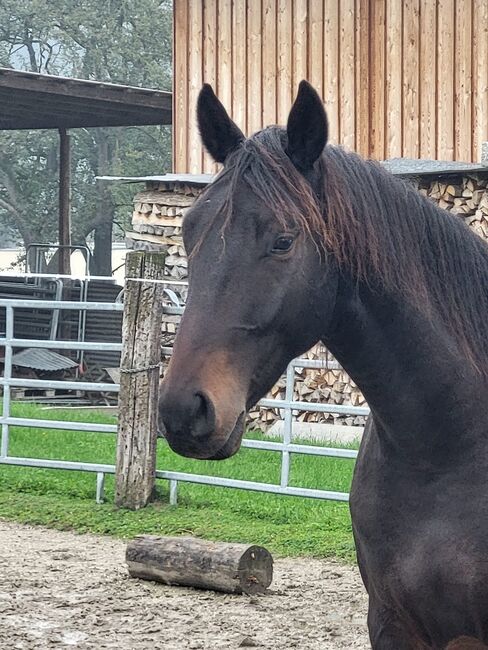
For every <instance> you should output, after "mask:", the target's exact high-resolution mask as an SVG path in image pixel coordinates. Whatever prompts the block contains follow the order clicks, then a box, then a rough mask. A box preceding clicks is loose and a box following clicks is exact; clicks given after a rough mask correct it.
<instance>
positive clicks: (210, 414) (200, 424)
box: [191, 392, 215, 438]
mask: <svg viewBox="0 0 488 650" xmlns="http://www.w3.org/2000/svg"><path fill="white" fill-rule="evenodd" d="M194 406H195V410H194V413H193V426H192V431H191V432H192V435H193V436H194V437H195V438H204V437H206V436H209V435H210V434H211V433H212V432H213V430H214V426H215V410H214V407H213V404H212V402H211V400H210V399H209V398H208V397H207V395H205V393H202V392H198V393H195V396H194Z"/></svg>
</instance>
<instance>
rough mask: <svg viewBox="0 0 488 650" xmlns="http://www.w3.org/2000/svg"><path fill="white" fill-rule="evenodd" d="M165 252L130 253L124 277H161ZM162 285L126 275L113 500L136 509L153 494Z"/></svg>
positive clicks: (157, 278) (156, 278) (145, 502)
mask: <svg viewBox="0 0 488 650" xmlns="http://www.w3.org/2000/svg"><path fill="white" fill-rule="evenodd" d="M164 260H165V255H164V253H142V252H131V253H128V255H127V258H126V263H125V268H126V277H127V278H144V279H147V280H162V279H163V276H164ZM162 314H163V301H162V285H161V284H155V283H151V282H147V283H144V282H135V281H132V282H131V280H127V282H126V286H125V291H124V317H123V323H122V355H121V359H120V394H119V427H118V435H117V459H116V467H115V504H116V505H117V506H120V507H123V508H129V509H131V510H137V509H139V508H143V507H144V506H146V505H147V504H148V502H149V500H150V498H151V496H152V492H153V488H154V480H155V471H156V439H157V427H158V425H157V417H158V416H157V414H158V408H157V406H158V396H159V364H160V361H161V319H162Z"/></svg>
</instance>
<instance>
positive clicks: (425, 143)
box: [419, 1, 437, 159]
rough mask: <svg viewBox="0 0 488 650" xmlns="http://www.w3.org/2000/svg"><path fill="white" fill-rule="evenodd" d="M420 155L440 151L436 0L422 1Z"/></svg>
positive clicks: (428, 155)
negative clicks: (438, 145) (431, 0)
mask: <svg viewBox="0 0 488 650" xmlns="http://www.w3.org/2000/svg"><path fill="white" fill-rule="evenodd" d="M419 38H420V78H419V95H420V97H419V100H420V157H421V158H428V159H435V157H436V153H437V130H436V125H437V111H436V91H437V65H436V57H437V49H436V43H437V15H436V3H435V2H422V1H421V2H420V34H419Z"/></svg>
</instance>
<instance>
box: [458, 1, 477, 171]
mask: <svg viewBox="0 0 488 650" xmlns="http://www.w3.org/2000/svg"><path fill="white" fill-rule="evenodd" d="M472 5H473V3H472V0H456V5H455V11H456V14H455V21H456V32H455V43H454V47H455V56H454V120H455V130H454V158H455V160H466V161H470V160H471V156H472V144H473V132H472V128H471V78H472V33H471V27H472V9H473V6H472Z"/></svg>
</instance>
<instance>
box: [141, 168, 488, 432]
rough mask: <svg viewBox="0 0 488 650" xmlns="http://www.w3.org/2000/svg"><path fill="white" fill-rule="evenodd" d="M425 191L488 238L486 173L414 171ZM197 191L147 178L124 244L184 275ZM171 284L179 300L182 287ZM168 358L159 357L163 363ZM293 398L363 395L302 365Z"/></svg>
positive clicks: (350, 419)
mask: <svg viewBox="0 0 488 650" xmlns="http://www.w3.org/2000/svg"><path fill="white" fill-rule="evenodd" d="M411 182H412V183H413V185H414V186H415V187H416V188H417V189H418V191H419V192H420V193H421V194H423V195H424V196H427V197H429V198H430V199H432V200H433V201H435V202H436V203H437V204H438V205H439V206H440V207H441V208H443V209H445V210H448V211H449V212H451V213H453V214H457V215H458V216H459V217H460V218H462V219H463V220H464V221H465V222H466V223H467V224H468V225H469V227H470V228H472V229H473V230H474V232H476V233H477V234H478V235H480V236H481V237H483V238H484V239H487V240H488V172H487V173H482V174H473V175H466V176H462V175H460V174H457V175H456V174H449V175H444V176H439V177H438V178H434V179H432V177H431V176H419V177H417V178H415V179H413V180H412V181H411ZM201 191H202V186H201V185H199V186H193V185H191V184H185V183H166V182H165V183H158V182H150V183H148V187H147V189H146V190H145V191H143V192H140V193H139V194H137V195H136V197H135V198H134V213H133V219H132V227H133V232H132V233H128V240H129V241H128V244H129V246H130V247H132V248H139V249H141V248H142V249H143V250H154V248H155V247H157V249H158V250H164V251H166V253H167V257H166V266H165V276H166V277H170V278H173V279H174V280H184V279H186V277H187V260H186V255H185V251H184V248H183V241H182V237H181V224H182V220H183V215H184V213H185V211H186V210H187V209H188V208H189V206H190V205H191V204H192V203H193V201H194V200H195V198H196V196H198V194H199V193H200V192H201ZM170 288H172V289H173V290H174V291H175V293H176V294H177V296H178V297H179V298H180V299H181V301H182V303H184V302H185V299H186V290H185V289H184V288H182V287H181V286H177V285H175V286H173V287H170ZM178 322H179V318H178V317H174V316H171V317H170V316H166V317H165V320H164V322H163V345H165V346H171V345H172V341H173V339H174V335H175V332H176V329H177V326H178ZM308 358H310V359H323V358H324V355H323V352H322V351H321V350H320V349H319V348H318V347H317V348H314V349H313V350H311V351H310V352H309V354H308ZM166 363H167V359H165V360H164V362H163V365H165V364H166ZM270 396H271V397H275V398H278V399H284V396H285V384H284V378H282V379H280V381H279V382H278V383H277V384H276V386H274V388H273V389H272V391H271V393H270ZM294 398H295V399H296V400H299V401H303V402H332V403H334V404H343V405H352V406H365V405H366V403H365V399H364V397H363V396H362V394H361V392H360V391H359V389H358V388H357V386H355V385H354V383H353V382H352V381H351V380H350V379H349V378H348V376H347V375H346V374H345V372H344V371H342V370H335V369H334V370H332V369H327V363H326V362H325V360H324V367H323V368H320V369H312V370H310V369H307V370H302V371H300V373H299V374H297V378H296V384H295V393H294ZM282 415H283V413H280V410H279V409H264V408H263V409H254V410H253V411H251V413H250V414H249V419H250V424H251V426H252V427H255V428H260V429H267V428H269V427H270V426H271V425H272V424H273V423H274V422H275V421H276V420H277V419H280V418H281V417H282ZM294 416H295V417H296V419H298V420H299V421H306V422H329V423H336V424H339V423H341V424H347V425H364V423H365V417H364V416H352V415H351V416H347V415H346V416H345V415H337V414H331V413H311V412H300V413H296V414H294Z"/></svg>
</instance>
